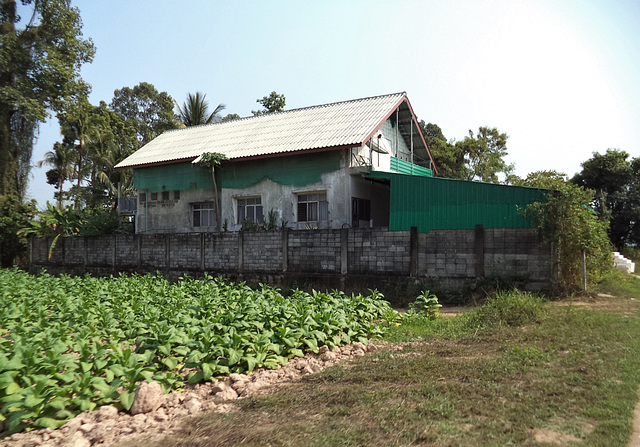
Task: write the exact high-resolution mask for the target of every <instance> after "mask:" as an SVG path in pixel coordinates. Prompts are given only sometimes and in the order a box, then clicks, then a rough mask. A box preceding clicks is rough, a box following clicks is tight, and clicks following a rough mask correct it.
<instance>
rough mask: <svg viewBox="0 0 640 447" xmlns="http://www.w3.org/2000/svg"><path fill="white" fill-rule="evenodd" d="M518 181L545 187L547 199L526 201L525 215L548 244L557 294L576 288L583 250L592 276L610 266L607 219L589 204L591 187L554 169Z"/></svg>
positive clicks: (579, 279)
mask: <svg viewBox="0 0 640 447" xmlns="http://www.w3.org/2000/svg"><path fill="white" fill-rule="evenodd" d="M520 183H521V184H522V185H524V186H533V187H537V188H544V189H548V190H549V193H548V194H547V201H546V202H535V203H533V204H531V205H529V206H528V207H527V209H526V210H525V216H526V217H529V218H531V219H532V221H533V224H534V225H535V226H536V227H538V228H540V229H541V230H542V232H543V235H544V237H545V240H546V241H547V242H548V243H550V244H551V247H552V249H553V253H552V256H553V263H554V265H555V269H556V282H557V285H558V287H559V292H560V293H561V294H569V293H571V292H573V291H575V290H579V288H580V284H581V278H582V272H581V268H582V267H581V266H582V256H583V253H584V255H585V257H586V264H587V273H588V275H589V276H590V278H591V279H592V280H593V279H597V278H598V277H599V276H600V275H602V274H603V273H604V272H606V271H608V270H610V269H611V266H612V261H611V244H610V242H609V239H608V237H607V227H608V222H607V221H606V220H603V219H599V218H598V215H597V214H596V213H595V211H594V210H593V209H592V208H591V206H590V205H591V203H592V201H593V197H594V192H593V191H592V190H589V189H585V188H583V187H581V186H577V185H575V184H573V183H570V182H568V181H567V180H566V178H565V176H564V174H561V173H558V172H555V171H539V172H533V173H531V174H529V175H528V176H527V178H526V179H524V180H522V181H521V182H520Z"/></svg>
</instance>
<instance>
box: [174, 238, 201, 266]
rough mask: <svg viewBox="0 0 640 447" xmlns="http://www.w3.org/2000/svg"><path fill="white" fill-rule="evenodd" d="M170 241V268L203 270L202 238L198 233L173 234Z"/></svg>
mask: <svg viewBox="0 0 640 447" xmlns="http://www.w3.org/2000/svg"><path fill="white" fill-rule="evenodd" d="M165 237H166V238H167V239H169V250H170V256H169V268H170V269H175V270H198V269H201V268H202V236H201V235H200V234H197V233H172V234H167V235H165Z"/></svg>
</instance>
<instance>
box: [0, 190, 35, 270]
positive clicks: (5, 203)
mask: <svg viewBox="0 0 640 447" xmlns="http://www.w3.org/2000/svg"><path fill="white" fill-rule="evenodd" d="M36 213H37V207H36V201H35V200H31V201H26V202H23V203H18V199H17V197H16V196H11V195H3V196H0V267H2V268H6V267H11V266H12V265H14V264H18V265H21V266H23V267H26V266H27V263H28V261H29V259H28V257H27V256H25V255H26V254H27V253H28V240H27V237H26V236H25V235H23V234H20V233H19V231H20V230H21V229H22V228H25V227H28V226H29V225H30V222H31V221H32V220H33V218H34V216H35V215H36Z"/></svg>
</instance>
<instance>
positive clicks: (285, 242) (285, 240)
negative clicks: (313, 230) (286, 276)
mask: <svg viewBox="0 0 640 447" xmlns="http://www.w3.org/2000/svg"><path fill="white" fill-rule="evenodd" d="M288 269H289V229H288V228H284V229H283V230H282V271H283V272H286V271H287V270H288Z"/></svg>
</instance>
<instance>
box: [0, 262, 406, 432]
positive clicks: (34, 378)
mask: <svg viewBox="0 0 640 447" xmlns="http://www.w3.org/2000/svg"><path fill="white" fill-rule="evenodd" d="M0 297H2V301H1V306H0V421H1V422H0V424H1V426H2V428H3V430H0V431H4V432H5V433H11V432H16V431H20V430H24V429H28V428H31V427H34V428H35V427H51V428H56V427H58V426H60V425H62V424H63V423H64V422H65V421H66V420H68V419H69V418H71V417H72V416H73V415H75V414H77V413H79V412H82V411H85V410H91V409H94V408H95V407H97V406H99V405H104V404H115V405H117V406H119V407H120V408H123V409H129V408H130V407H131V405H132V403H133V396H134V392H135V390H136V388H137V385H138V384H139V383H140V382H141V381H143V380H154V381H157V382H159V383H160V384H161V385H162V387H163V389H164V390H165V391H168V390H170V389H178V388H180V387H182V386H184V384H185V382H189V383H196V382H200V381H206V380H212V379H214V378H215V377H217V376H220V375H224V374H228V373H230V372H250V371H252V370H253V369H255V368H259V367H264V368H277V367H278V365H279V364H283V363H286V362H287V360H288V359H289V358H292V357H295V356H303V355H304V353H305V352H317V351H318V348H319V346H322V345H328V346H329V347H333V346H336V345H343V344H347V343H352V342H356V341H361V342H364V343H366V342H367V340H368V339H369V338H372V337H378V336H381V335H382V333H383V331H384V329H385V325H384V324H379V322H381V321H385V320H386V321H389V320H393V319H395V318H397V314H396V313H395V311H393V310H392V309H391V308H390V307H389V304H388V303H387V302H386V301H383V300H382V299H381V298H382V296H381V295H379V294H377V293H376V292H371V294H370V295H369V296H361V295H355V296H353V295H351V296H349V295H345V294H344V293H342V292H331V293H316V292H314V293H312V294H308V293H304V292H300V291H295V292H293V293H292V294H291V296H288V297H285V296H283V295H282V294H281V293H280V292H279V291H278V290H277V289H274V288H271V287H268V286H262V288H261V290H253V289H251V288H250V287H248V286H247V285H245V284H242V283H241V284H233V283H229V282H226V281H224V280H221V279H213V278H211V277H207V278H205V279H204V280H192V279H189V278H186V279H183V280H181V281H179V282H177V283H171V282H169V281H166V280H165V279H163V278H160V277H154V276H149V275H148V276H121V277H118V278H91V277H88V276H87V277H84V278H78V277H69V276H62V277H54V276H50V275H47V274H44V275H40V276H31V275H28V274H26V273H24V272H20V271H18V270H0Z"/></svg>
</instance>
